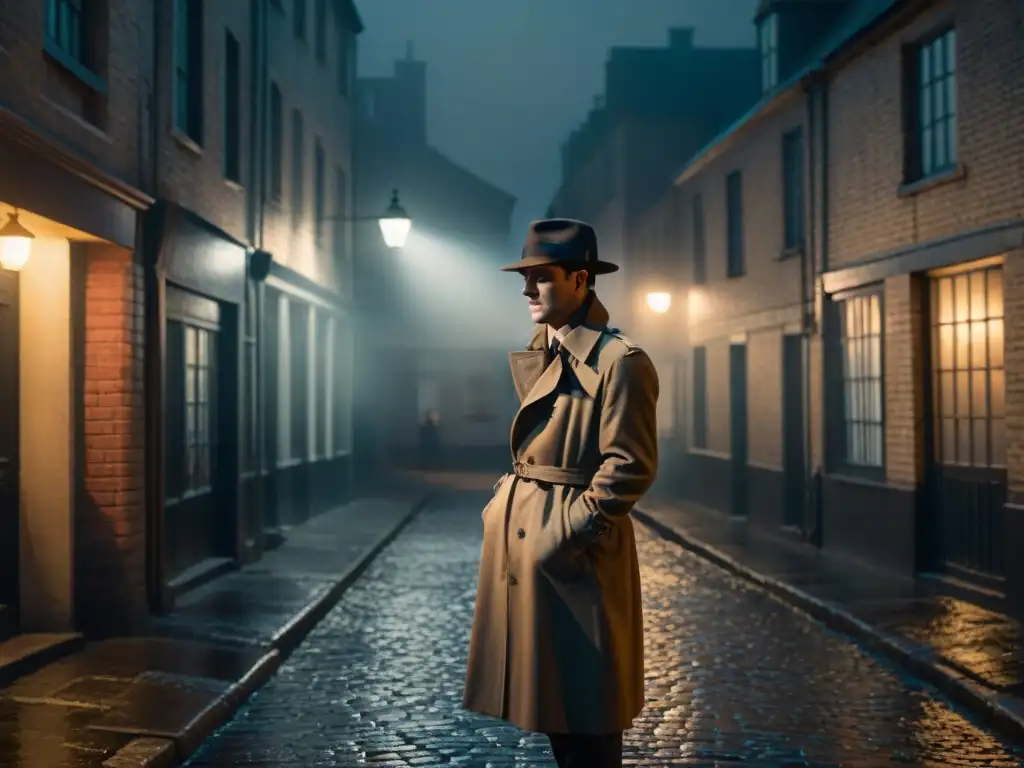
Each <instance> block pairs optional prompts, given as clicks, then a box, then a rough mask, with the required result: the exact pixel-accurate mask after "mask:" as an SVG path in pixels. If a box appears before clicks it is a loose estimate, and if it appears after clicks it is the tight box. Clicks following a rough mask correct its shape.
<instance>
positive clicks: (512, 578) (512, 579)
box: [508, 575, 516, 587]
mask: <svg viewBox="0 0 1024 768" xmlns="http://www.w3.org/2000/svg"><path fill="white" fill-rule="evenodd" d="M508 583H509V584H511V585H512V586H513V587H514V586H515V585H516V577H515V576H511V575H510V576H509V577H508Z"/></svg>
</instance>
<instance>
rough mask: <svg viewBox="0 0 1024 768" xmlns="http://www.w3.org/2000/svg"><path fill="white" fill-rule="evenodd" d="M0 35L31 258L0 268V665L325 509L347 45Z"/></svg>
mask: <svg viewBox="0 0 1024 768" xmlns="http://www.w3.org/2000/svg"><path fill="white" fill-rule="evenodd" d="M0 12H2V19H3V24H0V57H3V58H5V59H7V60H9V62H11V66H12V72H16V73H17V76H16V77H11V78H5V82H4V84H3V85H0V102H2V104H3V105H4V106H3V107H2V109H0V141H2V142H3V144H4V157H5V158H6V159H5V163H4V169H3V171H2V173H0V201H2V202H3V205H2V210H0V214H2V215H3V218H4V222H6V221H7V218H8V215H9V214H11V213H15V212H16V213H17V214H18V216H17V219H18V221H19V222H20V224H21V225H22V226H24V227H26V228H27V229H28V230H29V231H30V232H31V233H32V234H33V235H34V236H35V237H34V239H33V240H32V244H31V248H30V250H29V251H28V259H27V261H25V262H24V264H20V263H18V264H15V263H14V262H13V261H12V258H13V256H14V255H15V252H14V251H13V250H11V248H10V245H9V244H4V245H2V247H3V249H4V250H3V253H4V261H3V263H4V267H5V268H4V269H0V350H2V351H0V355H3V361H2V362H0V399H2V400H3V402H4V409H3V412H4V417H3V419H2V425H0V541H2V544H0V546H2V547H3V548H4V549H3V551H2V553H0V563H2V566H0V569H2V571H0V606H3V607H0V640H2V638H3V636H6V635H7V634H10V633H12V632H44V631H45V632H58V631H84V632H86V633H90V634H109V633H115V632H131V631H134V630H136V629H138V628H140V627H143V626H145V623H146V620H147V617H148V616H149V615H151V614H152V613H153V612H165V611H169V610H173V606H174V601H175V597H176V596H177V595H179V594H181V593H182V592H183V591H185V590H187V589H189V588H191V587H194V586H195V585H197V584H200V583H202V582H203V581H204V580H206V579H208V578H212V577H213V576H215V575H217V574H218V573H222V572H223V571H224V570H226V569H229V568H232V567H236V566H237V565H239V564H241V563H245V562H249V561H252V560H254V559H256V558H258V557H259V556H260V554H261V552H262V551H263V550H264V549H265V548H266V547H267V546H272V545H273V543H274V542H275V541H279V540H280V537H281V534H282V530H284V529H286V527H287V525H289V524H293V523H296V522H300V521H302V520H304V519H306V518H307V517H308V516H309V515H311V514H315V513H316V512H318V511H320V510H323V509H326V508H327V507H329V506H331V505H333V504H336V503H338V502H340V501H341V500H343V499H344V498H345V496H346V494H347V493H348V492H349V490H348V482H347V480H346V477H347V472H348V467H349V465H350V463H351V458H350V456H351V449H352V443H351V436H350V433H351V428H350V426H349V425H350V423H351V419H350V402H351V385H350V384H348V383H347V382H348V381H349V380H350V375H351V364H352V363H351V342H346V339H347V338H349V337H350V336H351V323H352V315H351V313H350V311H349V307H348V303H347V302H348V301H349V300H350V296H351V258H350V254H351V250H352V245H351V234H350V227H349V226H348V224H347V221H348V219H350V218H351V203H350V200H351V181H350V179H351V168H352V130H351V128H350V121H351V110H350V107H349V98H350V95H351V90H352V84H353V78H354V61H355V57H354V49H355V38H356V35H357V34H358V33H359V31H360V30H361V24H360V21H359V18H358V15H357V13H356V11H355V8H354V6H353V5H352V3H351V2H343V1H342V0H295V2H287V3H285V2H281V1H277V2H275V1H274V0H253V1H252V2H248V3H242V2H239V3H231V4H225V3H212V2H203V0H159V1H158V2H154V3H127V2H122V1H121V0H82V1H75V2H71V1H70V0H50V1H49V2H45V3H44V2H41V0H40V1H39V2H25V3H9V4H6V5H4V6H3V8H2V11H0ZM312 83H316V88H315V89H314V87H313V85H312ZM325 83H331V88H329V89H327V90H325V89H324V87H323V86H324V84H325ZM346 343H347V344H348V346H346ZM346 349H347V350H349V351H348V352H346Z"/></svg>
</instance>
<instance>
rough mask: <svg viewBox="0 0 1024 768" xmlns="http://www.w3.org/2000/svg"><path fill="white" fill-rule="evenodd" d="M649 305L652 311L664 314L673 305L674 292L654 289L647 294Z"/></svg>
mask: <svg viewBox="0 0 1024 768" xmlns="http://www.w3.org/2000/svg"><path fill="white" fill-rule="evenodd" d="M647 306H648V307H650V309H651V311H652V312H656V313H657V314H659V315H663V314H665V313H666V312H668V310H669V307H671V306H672V294H671V293H664V292H661V291H652V292H651V293H648V294H647Z"/></svg>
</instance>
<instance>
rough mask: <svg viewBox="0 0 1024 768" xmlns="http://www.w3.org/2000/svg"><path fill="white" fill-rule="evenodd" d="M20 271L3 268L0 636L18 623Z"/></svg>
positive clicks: (0, 302) (0, 280) (0, 323)
mask: <svg viewBox="0 0 1024 768" xmlns="http://www.w3.org/2000/svg"><path fill="white" fill-rule="evenodd" d="M18 369H19V362H18V275H17V273H15V272H9V271H7V270H4V269H0V640H2V639H3V637H4V635H5V634H7V633H9V632H12V631H13V630H14V628H15V625H16V617H17V605H18V592H19V584H18V570H19V567H20V561H19V553H18V539H19V536H20V531H19V525H18V516H19V514H20V509H19V506H20V504H19V501H20V494H19V488H18V444H19V434H20V433H19V427H18V425H19V408H20V404H19V393H18V378H19V376H18Z"/></svg>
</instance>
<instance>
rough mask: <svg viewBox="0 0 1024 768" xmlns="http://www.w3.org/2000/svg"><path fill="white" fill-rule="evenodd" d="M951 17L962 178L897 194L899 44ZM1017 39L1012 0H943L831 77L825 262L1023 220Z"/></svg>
mask: <svg viewBox="0 0 1024 768" xmlns="http://www.w3.org/2000/svg"><path fill="white" fill-rule="evenodd" d="M947 22H952V23H953V24H954V25H955V28H956V34H957V95H958V105H957V109H958V118H957V119H958V125H959V150H958V155H959V160H960V161H961V162H962V163H963V167H964V169H965V173H966V175H965V177H964V178H963V179H961V180H957V181H953V182H951V183H947V184H943V185H940V186H937V187H934V188H930V189H927V190H924V191H922V192H920V193H918V194H914V195H904V196H900V195H898V190H899V188H900V185H901V183H902V182H903V174H902V169H903V159H904V152H903V123H902V110H903V98H902V88H903V82H902V77H901V72H902V61H903V59H902V57H903V51H904V46H905V45H907V44H910V43H912V42H914V41H915V40H917V39H919V38H921V37H922V36H924V35H927V34H928V33H929V32H931V31H933V30H936V29H937V28H938V27H941V25H942V24H943V23H947ZM1022 39H1024V5H1022V4H1021V3H1020V2H1018V1H1017V0H955V2H943V3H938V4H937V5H936V8H935V9H934V10H933V11H931V12H930V13H928V14H925V15H923V16H921V17H919V18H918V19H916V20H914V21H913V22H912V23H911V24H909V25H908V26H906V27H905V28H903V29H901V30H899V31H898V32H897V33H896V34H894V35H893V36H892V37H890V38H888V39H887V40H885V41H884V42H883V43H881V44H880V45H878V46H876V47H874V48H872V49H871V50H870V51H868V52H867V53H865V54H864V55H862V56H860V57H859V58H857V59H856V60H855V61H852V62H850V63H849V64H848V65H846V66H845V67H843V68H842V69H841V70H840V71H838V72H837V73H836V74H835V76H834V79H833V82H832V83H831V86H830V94H829V114H828V120H829V125H830V140H829V147H830V152H829V158H828V160H829V163H830V171H829V172H830V179H831V181H830V189H829V211H830V216H831V218H830V222H829V232H830V266H832V267H833V268H834V267H835V266H838V265H840V264H843V263H848V262H851V261H855V260H857V259H863V258H866V257H869V256H873V255H876V254H879V253H883V252H886V251H889V250H892V249H895V248H898V247H901V246H906V245H909V244H912V243H916V242H921V241H926V240H930V239H933V238H939V237H944V236H948V235H951V234H954V233H957V232H962V231H964V230H969V229H972V228H976V227H983V226H986V225H991V224H995V223H999V222H1004V221H1009V220H1013V219H1019V218H1021V217H1022V216H1024V174H1022V173H1021V172H1020V166H1021V162H1022V161H1024V133H1022V132H1021V130H1020V124H1021V119H1022V116H1024V46H1022V45H1021V40H1022ZM866 114H870V116H871V118H870V120H865V119H864V116H865V115H866Z"/></svg>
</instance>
